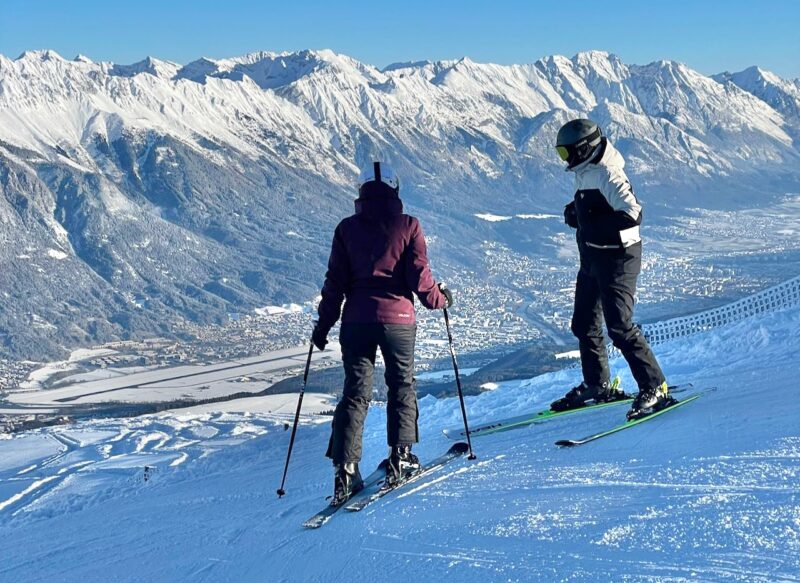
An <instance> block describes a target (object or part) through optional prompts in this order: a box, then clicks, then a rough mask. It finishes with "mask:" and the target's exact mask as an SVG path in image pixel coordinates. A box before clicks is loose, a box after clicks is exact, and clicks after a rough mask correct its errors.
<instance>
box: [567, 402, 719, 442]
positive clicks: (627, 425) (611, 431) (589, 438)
mask: <svg viewBox="0 0 800 583" xmlns="http://www.w3.org/2000/svg"><path fill="white" fill-rule="evenodd" d="M704 392H706V391H703V392H700V393H695V394H694V395H691V396H690V397H686V398H685V399H684V400H683V401H678V402H677V403H674V404H673V405H670V406H669V407H664V408H663V409H661V410H660V411H656V412H655V413H651V414H650V415H647V416H646V417H641V418H639V419H633V420H631V421H626V422H625V423H622V424H621V425H617V426H616V427H612V428H611V429H607V430H605V431H601V432H600V433H595V434H593V435H589V436H587V437H584V438H582V439H561V440H559V441H556V445H559V446H562V447H574V446H576V445H583V444H585V443H589V442H590V441H595V440H597V439H600V438H601V437H606V436H608V435H613V434H614V433H617V432H619V431H622V430H623V429H630V428H631V427H634V426H636V425H639V424H640V423H644V422H645V421H649V420H651V419H654V418H655V417H658V416H659V415H663V414H664V413H668V412H670V411H672V410H673V409H677V408H678V407H682V406H684V405H688V404H689V403H691V402H692V401H696V400H697V399H699V398H700V397H701V396H702V395H703V393H704Z"/></svg>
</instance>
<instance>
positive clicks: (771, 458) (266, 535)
mask: <svg viewBox="0 0 800 583" xmlns="http://www.w3.org/2000/svg"><path fill="white" fill-rule="evenodd" d="M657 352H658V354H659V357H660V358H661V360H662V363H663V364H664V368H665V370H666V371H667V373H668V375H669V379H670V381H671V382H673V383H685V382H689V381H691V382H693V383H694V384H695V387H696V388H697V389H702V388H704V387H709V386H716V387H718V390H717V391H714V392H709V393H707V394H705V395H703V397H701V398H700V399H699V400H697V401H696V402H695V403H692V404H690V405H687V406H686V407H685V408H682V409H680V410H677V411H675V412H674V413H668V414H665V415H663V416H662V417H659V418H657V419H654V420H652V421H649V422H647V423H644V424H642V425H640V426H638V427H636V428H633V429H630V430H627V431H624V432H621V433H619V434H616V435H613V436H609V437H607V438H604V439H601V440H599V441H597V442H594V443H592V444H588V445H585V446H580V447H577V448H574V449H560V448H557V447H555V446H554V445H553V443H554V442H555V441H556V440H557V439H560V438H567V437H577V436H580V435H584V434H587V433H589V432H591V431H595V430H599V429H603V428H606V427H608V426H610V425H611V424H613V423H615V422H617V421H618V420H619V418H620V417H621V416H622V415H623V414H624V408H620V409H614V408H609V409H604V410H600V411H597V412H593V413H587V414H584V415H576V416H574V417H564V418H561V419H559V420H553V421H551V422H548V423H543V424H539V425H531V426H528V427H525V428H520V429H517V430H514V431H508V432H505V433H498V434H494V435H490V436H486V437H482V438H476V439H475V441H474V443H473V446H474V449H475V452H476V454H477V455H478V460H476V461H469V460H467V459H466V457H464V458H461V459H458V460H455V461H453V462H451V463H450V464H448V465H447V466H446V467H444V468H442V469H441V470H439V471H438V472H435V473H434V474H432V475H431V476H427V477H425V478H423V479H421V480H420V482H419V483H417V484H414V485H413V486H410V487H409V488H408V489H406V490H400V491H398V492H394V493H391V494H389V495H387V496H386V497H385V498H384V499H383V500H381V501H379V502H377V503H375V504H374V505H372V506H370V507H369V508H367V509H365V510H364V511H362V512H359V513H347V512H341V513H339V514H337V516H336V517H334V519H333V520H332V521H331V522H330V523H329V524H327V525H325V526H324V527H323V528H321V529H319V530H317V531H308V530H305V529H303V528H301V526H300V524H301V523H302V521H303V520H305V519H306V518H308V517H309V516H311V515H312V514H313V513H314V512H316V511H317V510H319V509H320V508H322V507H323V505H324V504H325V500H324V497H325V496H326V495H327V494H329V489H330V481H331V467H330V463H329V462H328V460H326V459H324V457H323V454H324V451H325V447H326V445H327V438H328V431H329V430H328V427H327V426H319V425H316V424H305V425H302V426H301V428H300V431H299V433H298V439H297V442H296V444H295V450H294V457H293V459H292V463H291V466H290V473H289V477H288V480H287V484H286V489H287V496H286V497H285V498H283V499H281V500H278V499H277V497H276V495H275V488H276V487H277V486H278V484H279V482H280V475H281V472H282V469H283V461H284V459H285V457H284V456H285V452H286V446H287V444H288V439H289V432H286V431H284V429H283V418H278V417H270V416H262V415H250V414H231V413H218V414H212V413H208V414H197V415H179V414H166V415H165V414H162V415H153V416H146V417H140V418H136V419H106V420H95V421H91V422H84V423H81V424H78V425H75V426H70V427H55V428H46V429H41V430H37V431H31V432H27V433H24V434H20V435H17V436H14V437H12V438H11V439H3V440H0V452H2V454H3V455H0V553H1V554H2V556H3V557H4V560H3V561H2V562H1V563H0V581H23V580H48V579H49V580H58V581H80V582H82V583H85V582H88V581H110V580H113V581H141V580H149V581H181V580H187V581H319V582H323V581H324V582H327V581H338V580H350V579H351V578H352V574H353V573H354V572H357V573H358V577H359V578H363V579H366V580H376V581H400V580H402V581H406V580H408V579H417V580H420V581H430V580H436V579H442V580H448V581H450V580H452V581H482V582H483V581H623V580H624V581H742V582H745V581H746V582H765V583H766V582H770V583H771V582H776V581H784V582H790V581H800V431H799V430H800V422H799V421H798V419H800V401H798V399H796V398H791V396H792V395H796V394H797V390H798V389H797V386H796V373H795V369H796V366H797V354H798V353H800V308H797V309H791V310H785V311H783V312H780V313H776V314H771V315H767V316H762V317H761V318H760V319H758V320H749V321H744V322H740V323H737V324H735V325H732V326H729V327H727V328H722V329H718V330H715V331H713V332H709V333H706V334H704V335H698V336H695V337H691V338H688V339H683V340H680V341H675V342H673V343H670V344H665V345H662V346H659V347H658V350H657ZM613 364H614V369H615V371H619V372H621V373H622V379H623V386H625V387H631V386H632V379H631V377H630V374H629V373H627V372H626V369H625V367H624V366H623V365H624V363H622V362H621V361H616V362H615V363H613ZM578 374H579V373H578V371H577V370H564V371H559V372H555V373H550V374H548V375H544V376H542V377H538V378H536V379H531V380H527V381H514V382H507V383H502V384H501V386H500V387H499V388H498V389H497V390H496V391H492V392H491V393H484V394H482V395H479V396H477V397H469V398H468V399H467V406H468V410H469V413H470V418H471V420H472V421H473V422H479V421H481V420H486V419H491V418H496V417H502V416H505V415H507V414H519V413H521V412H524V411H529V410H534V409H538V408H542V407H545V406H546V405H547V403H549V402H550V400H551V399H552V398H554V397H555V396H557V395H558V394H559V393H561V392H562V391H563V390H564V388H565V387H568V386H571V385H572V384H574V382H575V381H576V379H577V375H578ZM459 415H460V413H459V410H458V402H457V400H455V399H441V400H436V399H434V398H432V397H426V398H425V399H422V400H421V401H420V422H421V426H420V432H421V438H422V439H421V443H420V444H419V446H418V447H417V448H416V451H417V452H418V454H419V455H420V457H421V459H422V460H423V461H424V460H426V459H430V458H431V457H434V456H436V455H438V454H440V453H442V452H443V451H444V450H445V449H446V448H447V447H448V446H449V445H450V444H451V443H452V442H450V441H449V440H447V439H446V438H445V437H444V436H443V435H442V434H441V429H443V428H446V427H450V426H457V425H458V423H459ZM385 421H386V416H385V409H384V408H382V407H373V408H372V409H371V411H370V415H369V417H368V420H367V426H366V429H365V459H364V462H363V464H362V468H363V470H365V471H367V472H369V471H371V469H372V468H373V467H374V466H375V465H376V464H377V463H378V461H379V460H380V459H381V457H382V456H383V455H385V452H386V446H385V434H384V432H385ZM145 467H147V468H148V469H147V470H146V469H145Z"/></svg>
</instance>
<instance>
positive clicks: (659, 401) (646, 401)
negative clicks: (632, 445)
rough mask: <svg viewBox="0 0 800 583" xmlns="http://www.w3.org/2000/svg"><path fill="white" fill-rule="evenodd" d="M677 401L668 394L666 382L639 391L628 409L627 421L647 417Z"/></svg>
mask: <svg viewBox="0 0 800 583" xmlns="http://www.w3.org/2000/svg"><path fill="white" fill-rule="evenodd" d="M677 402H678V401H677V399H675V398H673V397H671V396H670V394H669V389H668V387H667V383H666V382H664V383H662V384H661V385H660V386H658V387H655V388H654V389H645V390H643V391H639V394H638V395H636V398H635V399H634V400H633V404H632V405H631V409H630V411H628V421H632V420H634V419H641V418H642V417H647V416H648V415H651V414H653V413H655V412H656V411H660V410H661V409H664V408H665V407H669V406H670V405H674V404H675V403H677Z"/></svg>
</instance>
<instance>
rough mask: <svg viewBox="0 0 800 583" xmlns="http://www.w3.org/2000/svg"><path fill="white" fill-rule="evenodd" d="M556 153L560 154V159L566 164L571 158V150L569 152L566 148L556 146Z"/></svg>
mask: <svg viewBox="0 0 800 583" xmlns="http://www.w3.org/2000/svg"><path fill="white" fill-rule="evenodd" d="M556 152H558V157H559V158H561V159H562V160H563V161H564V162H566V161H567V159H568V158H569V150H567V149H566V148H565V147H564V146H556Z"/></svg>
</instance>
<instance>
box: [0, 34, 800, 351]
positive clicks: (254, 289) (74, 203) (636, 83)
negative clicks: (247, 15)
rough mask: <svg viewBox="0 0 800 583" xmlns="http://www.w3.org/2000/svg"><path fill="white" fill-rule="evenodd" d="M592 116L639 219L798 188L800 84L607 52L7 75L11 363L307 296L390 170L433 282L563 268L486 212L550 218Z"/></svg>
mask: <svg viewBox="0 0 800 583" xmlns="http://www.w3.org/2000/svg"><path fill="white" fill-rule="evenodd" d="M578 115H588V116H590V117H592V118H593V119H595V120H596V121H598V122H599V123H600V124H601V125H602V126H603V128H604V130H605V132H606V134H607V135H609V136H610V138H611V139H612V140H613V141H614V142H615V144H616V145H617V146H618V148H619V149H620V150H621V151H622V153H623V154H624V155H625V156H626V158H627V161H628V167H627V168H628V170H629V173H630V175H631V179H632V181H633V182H634V186H635V187H636V189H637V193H638V195H639V196H640V197H641V198H642V199H643V200H644V201H645V204H646V208H647V210H646V213H647V216H648V220H651V221H653V220H655V221H657V220H659V218H660V217H663V216H666V215H667V214H669V213H680V212H681V209H684V208H686V207H692V208H713V209H722V210H734V209H740V208H756V207H762V206H767V205H770V204H771V203H772V202H773V201H774V200H776V197H778V196H781V195H783V194H784V193H786V192H799V191H800V188H798V186H800V145H799V144H800V142H798V139H799V138H800V81H798V80H785V79H781V78H780V77H778V76H776V75H774V74H772V73H770V72H767V71H763V70H761V69H758V68H750V69H747V70H745V71H742V72H740V73H733V74H731V73H722V74H720V75H715V76H713V77H707V76H704V75H702V74H700V73H698V72H697V71H694V70H692V69H690V68H689V67H687V66H685V65H683V64H680V63H676V62H673V61H659V62H654V63H651V64H648V65H645V66H638V65H627V64H625V63H623V62H622V61H621V60H620V59H619V58H618V57H616V56H614V55H611V54H608V53H604V52H586V53H580V54H578V55H576V56H574V57H573V58H571V59H569V58H566V57H562V56H552V57H547V58H544V59H542V60H539V61H537V62H535V63H533V64H528V65H512V66H500V65H493V64H481V63H475V62H473V61H471V60H470V59H468V58H464V59H460V60H456V61H439V62H417V63H401V64H394V65H391V66H389V67H386V68H385V69H383V70H380V69H377V68H375V67H373V66H371V65H368V64H364V63H360V62H358V61H356V60H354V59H352V58H350V57H347V56H345V55H340V54H336V53H333V52H331V51H327V50H323V51H301V52H296V53H280V54H277V53H267V52H262V53H253V54H250V55H246V56H244V57H239V58H233V59H222V60H214V59H206V58H203V59H199V60H197V61H194V62H192V63H189V64H187V65H185V66H181V65H178V64H176V63H170V62H166V61H161V60H158V59H154V58H147V59H145V60H144V61H141V62H139V63H135V64H133V65H118V64H113V63H105V62H103V63H94V62H92V61H90V60H89V59H87V58H85V57H82V56H79V57H77V58H75V59H74V60H66V59H64V58H62V57H61V56H59V55H58V54H56V53H54V52H53V51H31V52H26V53H24V54H23V55H21V56H20V57H18V58H17V59H13V60H12V59H9V58H6V57H4V56H2V55H0V192H2V196H0V241H2V246H0V273H2V284H0V294H1V295H0V297H2V298H3V301H2V302H0V355H1V354H5V355H10V356H14V357H24V358H33V359H40V358H43V357H45V356H54V355H56V354H59V353H61V352H62V351H63V350H64V349H65V348H67V347H74V346H76V345H81V344H88V343H95V342H99V341H106V340H110V339H114V338H121V337H127V336H130V335H133V336H136V335H152V334H169V333H170V330H171V324H172V323H173V322H175V321H176V320H179V319H186V320H188V321H193V322H200V323H207V322H221V321H224V319H225V318H226V314H228V313H230V312H248V311H252V310H253V309H254V308H256V307H259V306H263V305H265V304H268V303H273V304H274V303H277V304H280V303H285V302H290V301H304V300H307V299H310V298H312V297H313V296H314V295H315V293H316V292H317V291H318V289H319V284H320V282H321V278H322V275H323V273H324V261H325V259H326V256H327V250H328V246H329V240H330V234H331V232H332V227H333V226H334V225H335V223H336V222H337V221H338V220H339V219H340V218H342V217H343V216H345V215H347V214H349V213H350V212H351V209H352V202H351V201H352V199H353V196H354V191H355V184H354V182H355V177H356V174H357V169H358V167H359V165H361V164H363V163H365V162H366V161H368V160H369V159H371V158H372V157H373V156H376V155H377V156H381V157H383V158H385V159H389V160H391V161H392V162H393V163H394V165H395V166H396V167H397V168H398V171H399V173H400V175H401V177H402V184H403V186H402V191H403V198H404V200H405V202H406V204H407V207H408V208H409V210H410V212H412V213H414V214H417V215H419V216H420V217H421V218H422V219H423V223H424V224H425V225H426V229H427V231H428V233H429V235H432V237H431V239H432V245H431V246H432V255H433V259H434V267H435V268H436V267H437V266H438V267H439V272H440V273H441V272H443V273H445V274H448V273H455V272H457V271H458V270H460V269H463V268H464V267H467V268H470V267H474V266H475V265H476V258H475V253H476V251H475V248H476V244H478V243H480V242H482V241H484V240H487V239H498V238H499V239H500V240H501V242H503V243H505V244H508V245H510V246H513V247H515V248H518V249H520V250H521V251H523V252H525V251H531V252H534V251H535V252H536V253H545V252H550V253H552V251H546V250H545V251H543V250H542V249H541V248H539V247H536V248H535V249H534V248H533V247H531V245H532V244H531V243H522V242H520V240H519V233H518V231H517V230H516V228H515V227H514V228H512V227H510V226H509V227H505V226H503V225H499V226H498V225H494V224H490V223H489V222H487V221H482V220H480V219H477V218H476V216H475V215H476V214H480V213H497V214H499V215H512V216H513V215H515V214H519V213H528V214H530V213H550V214H555V215H559V214H560V211H561V208H562V206H563V204H564V203H565V202H566V201H567V200H568V197H569V196H570V176H569V175H567V174H565V173H564V171H563V166H562V165H561V163H560V161H559V160H558V159H557V157H556V156H554V154H553V149H552V144H553V140H554V135H555V132H556V131H557V129H558V128H559V127H560V125H561V124H562V123H564V122H565V121H567V120H568V119H570V118H572V117H575V116H578ZM525 245H528V248H526V247H525Z"/></svg>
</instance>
